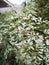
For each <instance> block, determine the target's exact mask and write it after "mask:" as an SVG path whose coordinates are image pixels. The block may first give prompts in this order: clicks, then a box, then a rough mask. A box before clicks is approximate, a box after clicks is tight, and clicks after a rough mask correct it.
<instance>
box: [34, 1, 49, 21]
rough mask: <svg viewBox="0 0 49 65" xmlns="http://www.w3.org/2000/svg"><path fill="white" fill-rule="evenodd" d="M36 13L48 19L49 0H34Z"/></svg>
mask: <svg viewBox="0 0 49 65" xmlns="http://www.w3.org/2000/svg"><path fill="white" fill-rule="evenodd" d="M34 1H35V7H36V12H37V15H38V16H40V17H42V18H43V19H48V20H49V0H34Z"/></svg>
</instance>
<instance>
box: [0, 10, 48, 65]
mask: <svg viewBox="0 0 49 65" xmlns="http://www.w3.org/2000/svg"><path fill="white" fill-rule="evenodd" d="M31 12H32V11H31ZM31 12H30V11H27V12H24V11H23V12H22V14H19V13H18V14H17V13H15V12H13V11H12V12H9V13H5V14H1V15H0V64H1V65H49V21H47V20H42V18H41V17H38V18H37V17H35V16H34V15H33V14H32V13H31Z"/></svg>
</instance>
